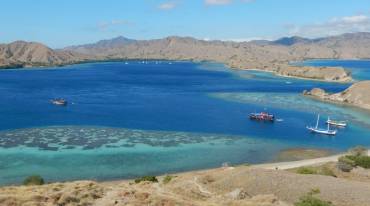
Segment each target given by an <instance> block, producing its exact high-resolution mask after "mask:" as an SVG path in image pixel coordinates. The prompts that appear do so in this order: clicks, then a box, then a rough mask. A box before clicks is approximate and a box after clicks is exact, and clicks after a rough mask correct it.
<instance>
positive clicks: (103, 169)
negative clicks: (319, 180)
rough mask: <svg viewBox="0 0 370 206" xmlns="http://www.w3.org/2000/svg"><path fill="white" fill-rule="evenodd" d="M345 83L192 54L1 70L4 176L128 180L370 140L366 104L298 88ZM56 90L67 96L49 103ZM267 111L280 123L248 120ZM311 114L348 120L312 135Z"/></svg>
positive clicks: (11, 180)
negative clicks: (330, 132)
mask: <svg viewBox="0 0 370 206" xmlns="http://www.w3.org/2000/svg"><path fill="white" fill-rule="evenodd" d="M355 63H356V62H354V63H353V64H355ZM362 64H363V63H362ZM353 67H356V65H354V66H353ZM368 68H370V67H368ZM367 71H368V70H366V69H363V70H362V72H363V75H364V76H365V77H366V75H367V74H368V73H367ZM348 86H349V85H348V84H335V83H324V82H315V81H307V80H297V79H289V78H282V77H276V76H274V75H272V74H270V73H263V72H256V71H234V70H229V69H227V68H225V67H224V66H222V65H220V64H212V63H201V64H197V63H190V62H171V64H170V63H169V62H165V61H164V62H154V61H153V62H147V63H144V64H143V63H141V62H136V61H130V62H128V64H125V63H124V62H106V63H94V64H82V65H72V66H68V67H65V68H61V69H60V68H58V69H54V68H50V69H47V70H44V69H31V70H27V69H21V70H6V71H0V96H1V101H0V114H1V115H0V122H1V124H0V184H2V185H5V184H18V183H20V182H21V181H22V180H23V179H24V178H25V177H26V176H28V175H32V174H40V175H42V176H43V177H44V178H45V179H46V180H47V181H61V180H76V179H96V180H111V179H118V178H132V177H137V176H142V175H148V174H164V173H169V172H179V171H187V170H194V169H204V168H212V167H218V166H220V165H221V164H222V163H224V162H230V163H232V164H240V163H244V162H248V163H261V162H269V161H273V160H274V159H275V158H276V155H277V153H278V152H279V151H281V150H282V149H287V148H293V147H309V148H324V149H331V150H333V151H338V152H339V151H343V150H346V149H348V148H349V147H353V146H356V145H364V146H370V136H369V131H370V115H369V114H368V113H367V112H364V111H361V110H358V109H355V108H351V107H344V106H340V105H332V104H327V103H322V102H317V101H314V100H312V99H307V98H304V97H303V96H301V95H300V94H301V92H302V91H303V90H308V89H312V88H313V87H321V88H324V89H326V90H328V91H331V92H337V91H341V90H343V89H345V88H346V87H348ZM55 97H63V98H66V99H67V100H68V101H69V102H70V104H69V105H68V106H67V107H56V106H54V105H51V104H50V103H49V100H50V99H52V98H55ZM264 110H267V111H269V112H273V113H274V114H276V115H277V117H278V118H281V119H283V120H284V121H283V122H277V123H275V124H263V123H258V122H253V121H250V120H249V119H248V118H247V115H248V114H249V113H250V112H255V111H264ZM317 113H320V114H321V115H322V116H323V117H324V118H326V117H327V116H331V117H332V118H337V119H343V120H347V121H349V123H350V124H349V127H348V128H347V129H344V130H340V131H339V134H338V135H337V136H336V137H325V136H320V135H313V134H310V133H308V132H307V130H306V129H305V127H306V126H307V125H310V124H314V123H315V121H316V115H317ZM322 126H324V125H323V124H322Z"/></svg>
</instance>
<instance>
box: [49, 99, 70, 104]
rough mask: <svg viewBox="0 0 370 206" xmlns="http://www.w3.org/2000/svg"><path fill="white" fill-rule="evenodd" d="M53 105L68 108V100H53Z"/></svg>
mask: <svg viewBox="0 0 370 206" xmlns="http://www.w3.org/2000/svg"><path fill="white" fill-rule="evenodd" d="M51 103H52V104H54V105H58V106H67V104H68V102H67V100H65V99H61V98H58V99H52V100H51Z"/></svg>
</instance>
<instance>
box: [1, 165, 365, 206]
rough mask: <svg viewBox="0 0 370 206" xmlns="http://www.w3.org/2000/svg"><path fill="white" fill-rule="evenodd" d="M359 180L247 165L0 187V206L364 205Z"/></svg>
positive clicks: (363, 178)
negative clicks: (143, 178) (148, 177)
mask: <svg viewBox="0 0 370 206" xmlns="http://www.w3.org/2000/svg"><path fill="white" fill-rule="evenodd" d="M367 175H369V173H368V172H365V173H364V171H363V172H362V173H361V176H362V179H361V181H357V180H352V179H349V178H335V177H332V176H323V175H301V174H296V173H295V172H291V171H280V170H265V169H259V168H254V167H250V166H239V167H235V168H233V167H225V168H218V169H213V170H205V171H200V172H189V173H183V174H176V175H172V176H167V177H159V178H158V182H154V183H153V182H141V183H134V181H116V182H105V183H96V182H90V181H85V182H84V181H83V182H70V183H54V184H48V185H44V186H20V187H4V188H0V205H14V206H18V205H41V206H43V205H66V206H67V205H68V206H73V205H75V206H77V205H97V206H120V205H122V206H123V205H134V206H136V205H137V206H139V205H153V206H156V205H158V206H159V205H160V206H162V205H165V206H175V205H178V206H182V205H183V206H188V205H193V206H206V205H207V206H223V205H230V206H242V205H243V206H255V205H260V206H293V205H294V203H295V202H297V201H298V200H299V199H300V197H302V196H304V195H306V194H307V193H309V192H310V191H312V190H315V191H318V193H319V194H317V195H316V196H317V198H320V199H322V200H324V201H330V202H332V203H333V205H335V206H354V205H356V206H369V205H370V196H369V193H370V184H369V182H370V179H369V176H367Z"/></svg>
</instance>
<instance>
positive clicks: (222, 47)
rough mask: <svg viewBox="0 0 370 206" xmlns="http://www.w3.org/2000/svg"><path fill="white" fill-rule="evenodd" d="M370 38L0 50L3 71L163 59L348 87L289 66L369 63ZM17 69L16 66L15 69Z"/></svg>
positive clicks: (177, 40)
mask: <svg viewBox="0 0 370 206" xmlns="http://www.w3.org/2000/svg"><path fill="white" fill-rule="evenodd" d="M369 47H370V33H365V32H364V33H349V34H343V35H339V36H332V37H325V38H318V39H307V38H302V37H296V36H294V37H284V38H281V39H278V40H275V41H251V42H231V41H217V40H215V41H205V40H198V39H195V38H192V37H178V36H171V37H167V38H163V39H154V40H133V39H128V38H125V37H122V36H120V37H117V38H113V39H108V40H102V41H98V42H97V43H92V44H86V45H79V46H70V47H66V48H64V49H61V50H52V49H50V48H48V47H46V46H44V45H42V44H38V43H27V42H13V43H11V44H3V45H0V67H1V66H2V67H15V66H18V65H22V66H40V65H41V66H52V65H63V64H71V63H77V62H84V61H95V60H99V61H100V60H111V59H165V60H188V61H214V62H220V63H225V64H226V65H228V66H229V67H231V68H237V69H260V70H264V71H271V72H275V73H277V74H280V75H284V76H292V77H295V76H299V77H303V78H306V76H307V74H309V75H308V78H310V79H312V78H315V79H320V80H326V81H327V80H329V81H348V80H350V78H349V77H348V75H349V74H348V73H347V72H345V71H344V70H342V69H332V71H336V72H334V73H333V75H329V74H327V73H326V72H324V70H320V73H317V72H318V70H314V69H313V68H308V67H305V68H304V69H303V70H302V67H296V66H291V65H289V63H290V62H294V61H302V60H304V59H364V58H370V50H369ZM14 65H15V66H14Z"/></svg>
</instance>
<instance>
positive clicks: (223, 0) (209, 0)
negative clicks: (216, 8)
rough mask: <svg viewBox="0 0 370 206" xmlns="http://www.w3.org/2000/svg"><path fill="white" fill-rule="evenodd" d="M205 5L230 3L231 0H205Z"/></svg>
mask: <svg viewBox="0 0 370 206" xmlns="http://www.w3.org/2000/svg"><path fill="white" fill-rule="evenodd" d="M205 3H206V5H226V4H230V3H232V0H205Z"/></svg>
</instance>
